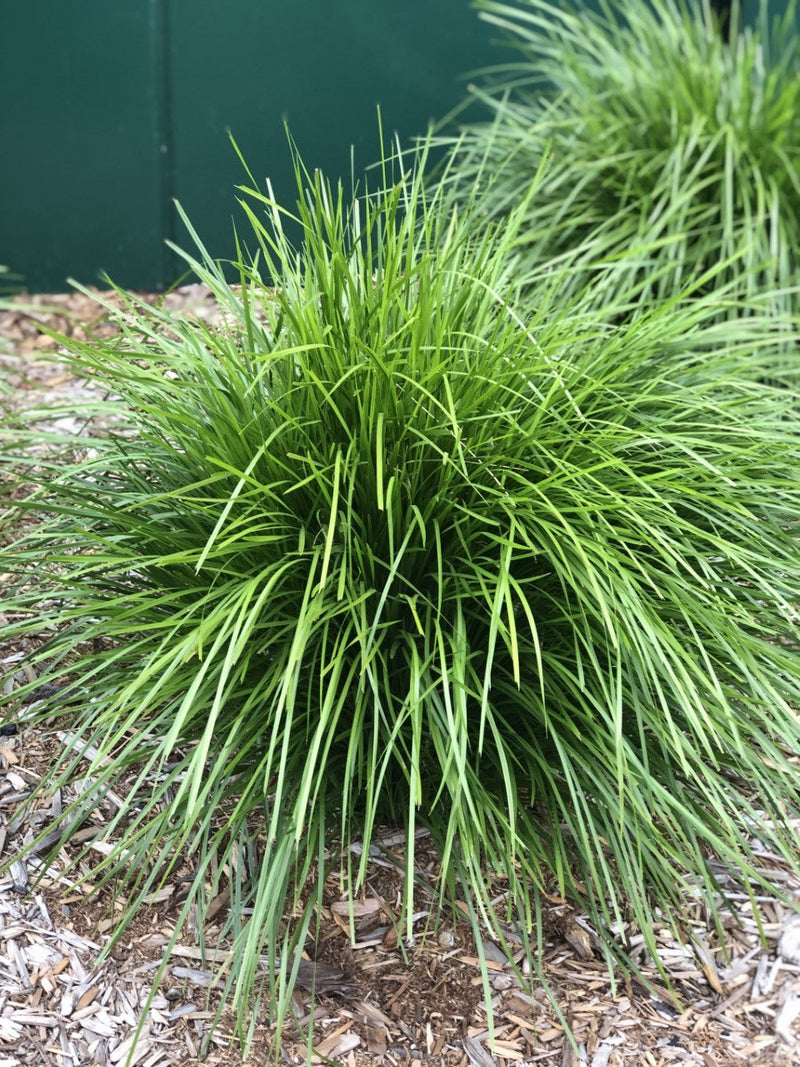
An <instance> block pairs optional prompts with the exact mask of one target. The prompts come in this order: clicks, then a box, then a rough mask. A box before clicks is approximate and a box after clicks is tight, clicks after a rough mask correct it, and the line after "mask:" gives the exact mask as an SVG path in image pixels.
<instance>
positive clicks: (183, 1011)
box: [0, 286, 800, 1067]
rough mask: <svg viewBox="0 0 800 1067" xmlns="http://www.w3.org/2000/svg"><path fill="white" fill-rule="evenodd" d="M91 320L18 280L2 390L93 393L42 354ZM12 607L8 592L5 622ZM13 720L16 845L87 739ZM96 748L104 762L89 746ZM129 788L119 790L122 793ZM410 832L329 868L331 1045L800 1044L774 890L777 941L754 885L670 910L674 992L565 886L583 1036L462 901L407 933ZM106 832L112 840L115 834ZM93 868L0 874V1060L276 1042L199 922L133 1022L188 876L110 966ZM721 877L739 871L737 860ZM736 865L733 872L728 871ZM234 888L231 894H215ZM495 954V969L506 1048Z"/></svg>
mask: <svg viewBox="0 0 800 1067" xmlns="http://www.w3.org/2000/svg"><path fill="white" fill-rule="evenodd" d="M166 301H167V304H168V305H169V306H170V307H172V308H175V309H180V310H181V311H184V312H185V313H186V314H193V315H196V316H198V317H200V318H203V319H205V320H207V321H208V320H209V319H211V318H212V317H213V314H214V310H215V306H216V305H215V303H214V301H213V300H212V299H211V298H210V296H209V294H208V293H207V292H206V291H205V290H204V289H203V288H202V287H201V286H188V287H185V288H183V289H181V290H178V291H176V292H175V293H173V294H170V295H169V296H168V297H167V298H166ZM87 324H91V328H92V329H93V330H96V331H98V332H103V331H104V330H110V329H111V326H110V325H109V324H107V323H105V322H103V321H102V319H101V317H99V316H98V306H97V305H96V304H95V303H93V302H92V301H91V300H90V299H89V298H87V297H85V296H83V295H82V294H75V295H70V296H55V297H33V298H20V300H19V302H18V307H17V308H16V309H14V310H11V311H0V374H1V375H2V376H3V379H4V381H5V382H6V383H8V384H10V385H11V386H12V393H11V395H10V398H8V399H6V398H4V397H3V398H2V400H0V402H3V403H10V404H11V405H13V406H19V407H27V406H33V405H41V404H47V405H51V404H52V405H58V404H60V403H62V402H66V403H70V404H73V403H74V402H75V401H76V399H77V400H80V398H81V397H83V396H86V398H87V401H88V400H89V399H90V398H91V396H92V394H93V384H92V383H91V382H84V381H79V380H77V379H76V378H75V377H74V376H72V375H71V374H70V373H68V372H67V371H66V370H65V369H64V367H63V366H61V365H59V364H58V362H56V361H55V360H54V359H51V358H48V353H49V352H50V351H52V350H53V349H55V347H56V344H55V342H53V341H52V340H51V339H50V338H49V337H47V336H46V335H44V334H42V333H41V331H40V327H41V326H47V327H50V328H52V329H55V330H57V331H59V332H62V333H66V334H74V335H75V336H77V337H79V338H81V337H82V336H83V330H84V327H85V326H86V325H87ZM0 397H2V394H1V393H0ZM59 426H60V428H61V429H62V430H64V431H66V432H70V433H75V434H76V435H79V434H80V432H81V429H82V426H81V424H80V421H79V420H77V419H73V420H72V421H71V422H70V423H69V424H67V423H66V422H65V421H64V420H63V419H62V420H61V421H60V422H59ZM0 588H2V576H0ZM3 621H4V620H3V617H2V600H1V599H0V626H2V624H3ZM25 651H26V649H25V647H23V646H22V645H21V644H20V643H19V642H16V643H2V644H0V671H1V672H2V677H3V678H4V679H5V684H6V687H7V689H10V688H11V687H13V686H14V685H15V684H17V681H31V680H32V679H31V678H30V677H29V676H27V675H26V674H25V670H26V668H25V666H24V654H25ZM28 670H30V668H28ZM17 672H20V673H19V675H18V674H17ZM11 725H17V726H18V727H19V732H18V733H17V734H15V735H11V736H7V737H4V738H3V739H2V745H0V817H1V818H2V825H3V830H2V834H3V859H4V862H8V861H9V860H11V859H13V858H14V856H15V855H16V853H17V852H18V851H19V849H20V848H21V846H22V845H23V844H24V843H25V841H26V840H29V839H30V837H31V836H32V834H34V833H38V832H40V831H41V829H42V828H43V827H44V826H46V825H47V821H48V819H49V818H51V817H52V816H54V815H55V814H56V808H57V806H58V805H59V804H62V803H64V802H65V800H66V799H67V798H63V797H61V796H58V795H55V796H54V795H52V793H51V792H50V791H49V790H48V786H47V767H48V763H49V759H50V755H51V753H52V749H53V746H55V745H63V744H65V743H66V744H73V745H74V744H79V743H80V739H76V738H74V737H72V736H71V735H70V733H69V720H68V718H66V717H65V721H64V723H63V724H62V729H61V730H59V731H54V732H53V733H51V734H43V733H41V732H40V731H37V730H35V729H32V728H26V727H25V725H24V722H21V723H18V724H11ZM87 757H89V763H90V762H91V753H87ZM31 791H33V792H34V793H35V794H36V796H37V798H41V799H40V800H39V799H37V801H36V806H35V807H34V809H33V810H32V813H31V814H30V815H29V816H28V817H27V819H26V820H19V819H15V809H16V806H17V804H18V803H19V802H20V801H21V799H22V798H23V797H24V796H25V795H27V794H28V793H29V792H31ZM118 799H119V802H120V803H122V804H124V803H125V802H126V799H127V798H126V797H119V798H118ZM109 803H110V800H109V801H106V802H105V803H104V804H103V805H101V806H100V807H98V809H97V810H96V811H95V812H93V815H92V820H91V823H90V826H89V827H84V829H83V830H82V831H80V832H94V833H98V832H101V831H102V826H103V822H104V821H105V820H107V819H108V818H110V816H111V814H112V812H111V811H110V810H109V806H108V805H109ZM402 844H403V842H402V839H398V838H397V837H396V836H393V835H392V834H391V832H390V831H388V830H387V831H386V833H385V835H384V837H383V845H384V850H383V851H382V852H379V853H377V854H376V855H375V856H374V857H373V860H372V862H371V866H370V873H369V878H368V880H367V885H366V888H365V890H364V892H363V894H362V895H361V897H360V898H359V899H358V900H357V901H352V902H351V901H347V900H342V899H339V895H338V892H337V886H336V885H335V883H334V882H333V881H331V882H329V885H328V886H327V887H326V895H325V907H324V909H323V913H322V915H321V917H320V928H319V938H318V941H317V944H316V947H315V948H311V949H310V952H312V951H313V953H314V956H315V959H314V960H313V961H312V960H311V959H309V961H307V963H306V964H304V967H305V968H306V970H305V972H304V973H305V978H306V982H305V984H306V985H309V984H311V983H310V981H309V979H310V975H311V974H312V969H313V968H314V967H316V968H317V972H316V976H317V986H318V995H317V999H316V1005H315V1006H314V1005H312V1003H311V998H310V996H309V994H308V992H307V991H305V990H303V989H300V990H299V991H298V992H297V993H296V994H295V1007H296V1009H297V1012H298V1015H299V1017H300V1019H301V1021H302V1020H303V1019H304V1018H307V1017H308V1013H309V1012H310V1011H311V1010H314V1012H315V1014H316V1017H317V1027H316V1035H317V1036H316V1051H317V1053H318V1062H320V1063H322V1062H327V1061H329V1060H334V1061H336V1062H341V1063H343V1064H352V1065H353V1067H358V1065H362V1064H363V1065H367V1064H374V1065H378V1064H400V1063H419V1064H422V1063H438V1064H443V1065H450V1064H453V1065H455V1064H459V1065H472V1067H489V1065H490V1064H494V1063H517V1064H533V1063H543V1064H555V1065H557V1067H569V1065H586V1067H589V1065H591V1067H622V1065H628V1064H630V1065H633V1064H636V1065H639V1064H646V1065H648V1067H660V1065H666V1064H672V1063H687V1064H698V1065H702V1067H727V1065H730V1064H737V1063H745V1064H764V1065H766V1064H770V1065H772V1064H775V1065H779V1064H786V1065H789V1064H800V1048H798V1044H799V1043H800V1036H798V1035H799V1033H800V1031H799V1030H798V1026H800V1024H799V1023H798V1021H797V1019H798V1016H799V1015H800V928H799V927H798V921H797V920H796V919H794V918H793V916H792V912H791V911H790V909H788V908H787V907H785V906H783V905H782V904H780V903H778V902H777V901H773V900H762V901H760V907H761V919H762V923H763V925H762V931H763V935H764V938H765V943H763V944H762V942H761V941H760V939H759V934H758V928H757V924H756V921H755V919H754V916H753V913H752V909H751V904H750V902H749V900H747V899H746V898H741V897H738V896H737V894H736V893H735V892H733V893H732V895H731V899H730V902H729V909H728V910H727V911H726V912H725V913H724V914H725V918H726V922H725V938H724V943H722V942H721V941H720V938H719V937H718V935H717V932H716V930H715V929H714V928H713V926H712V925H711V924H710V923H709V922H707V920H706V917H705V916H704V915H703V913H702V912H701V909H700V908H699V907H698V908H697V909H695V911H694V913H692V921H691V937H692V942H693V945H692V947H689V948H687V947H685V946H682V945H680V944H678V943H677V942H676V941H675V939H674V938H673V936H672V935H671V933H670V932H669V930H668V929H667V927H666V926H665V927H664V929H663V930H660V931H657V940H658V942H659V944H660V946H661V949H662V963H663V966H664V968H665V970H666V972H667V973H668V974H669V976H670V978H671V980H672V982H673V986H674V993H670V991H669V990H667V989H666V988H665V986H664V983H663V980H662V979H661V978H660V977H659V975H658V973H657V971H656V970H655V968H653V967H652V966H651V965H648V963H647V961H646V960H645V959H644V958H643V954H642V952H643V950H641V949H640V939H637V936H636V932H635V931H633V930H625V931H620V938H621V940H622V942H623V943H625V944H626V947H627V949H628V950H629V951H630V952H632V953H634V954H636V953H639V955H638V956H637V963H638V964H639V965H641V966H642V970H643V973H644V974H645V975H646V976H647V977H648V978H649V979H650V981H651V983H652V990H651V991H648V990H647V989H645V988H644V987H643V986H640V985H639V984H638V983H636V982H635V981H633V980H631V979H628V978H622V979H620V981H619V983H618V985H617V986H616V988H614V987H613V986H612V983H611V981H610V979H609V976H608V972H607V970H606V966H605V963H604V962H603V960H602V959H601V958H599V957H598V956H596V954H595V951H594V943H593V938H592V931H591V930H590V928H589V927H588V924H587V923H586V921H585V919H584V917H583V916H581V915H580V914H576V913H574V912H573V911H572V909H571V908H570V907H569V906H568V905H567V904H566V903H565V902H564V901H562V900H560V899H558V898H557V897H556V896H555V895H554V896H553V897H552V899H550V901H549V905H548V908H547V912H546V923H547V941H546V956H545V958H544V960H543V961H542V963H543V969H544V974H545V977H546V979H547V981H548V982H549V984H550V987H551V990H552V991H553V993H554V996H555V1000H556V1002H557V1004H558V1006H559V1009H560V1011H561V1012H562V1013H563V1016H564V1018H565V1019H566V1020H567V1022H568V1023H569V1025H570V1027H571V1028H572V1031H573V1033H574V1036H575V1044H574V1045H573V1044H570V1042H569V1041H567V1040H566V1039H565V1037H564V1030H563V1027H562V1025H561V1024H560V1022H559V1020H558V1016H557V1013H556V1011H555V1010H554V1008H553V1006H552V1004H551V1003H550V1002H549V1000H548V997H547V995H546V993H545V992H544V991H543V990H538V991H536V992H535V993H534V995H530V990H528V991H526V990H525V989H523V988H522V987H521V985H520V983H519V981H518V979H517V977H516V976H515V974H514V970H513V967H512V966H511V964H510V962H509V961H507V960H506V959H505V958H504V957H503V954H502V953H501V952H500V950H499V948H498V946H497V945H495V944H494V943H493V942H491V941H489V940H487V941H485V942H484V944H483V945H482V946H480V947H478V946H476V945H475V943H474V940H473V935H472V933H471V930H470V927H469V924H468V922H467V921H466V920H464V921H463V922H462V921H461V920H460V918H459V917H458V916H456V917H455V920H454V921H445V922H444V923H443V925H439V926H437V927H436V931H435V933H432V934H430V936H429V937H427V938H426V937H425V932H426V928H427V926H428V925H429V920H430V919H431V918H432V916H431V914H430V907H429V905H430V904H431V899H429V898H427V897H426V894H425V891H424V889H422V888H421V889H420V890H419V895H418V900H417V901H415V904H416V905H417V912H416V915H417V920H416V922H415V925H414V930H415V939H414V943H413V944H410V945H398V942H397V937H396V926H395V925H394V919H395V917H396V901H397V900H398V899H399V897H400V895H401V894H402V873H401V870H402ZM97 847H98V850H100V849H101V848H102V841H100V840H98V844H97ZM759 858H760V861H761V862H762V863H763V866H764V867H765V868H768V869H769V870H770V877H771V879H772V880H773V881H774V882H775V883H778V884H782V885H784V886H785V890H786V892H787V894H788V895H790V896H792V897H795V898H797V899H800V884H797V883H795V882H793V881H792V880H791V879H790V878H789V876H788V875H785V874H784V872H783V870H782V869H781V867H780V864H779V863H778V862H777V861H776V859H775V857H772V856H771V855H769V854H768V853H766V852H764V851H763V850H762V855H761V856H760V857H759ZM416 862H417V870H418V874H419V877H420V882H421V884H422V885H424V883H425V882H426V881H428V882H430V881H433V880H434V879H435V877H436V873H437V857H436V855H435V853H434V852H433V850H432V849H428V848H426V839H425V838H422V839H421V840H420V842H419V843H418V846H417V851H416ZM85 873H86V874H87V875H88V877H87V882H86V885H84V886H78V885H76V884H75V874H74V873H72V874H71V875H70V878H69V880H66V879H63V878H61V877H60V876H59V866H58V864H56V865H55V866H54V867H52V868H50V869H49V870H48V871H47V873H46V874H45V875H44V877H43V878H42V880H41V881H40V882H38V883H35V882H34V881H33V879H34V878H35V875H36V870H35V864H34V863H32V861H31V859H30V858H29V859H28V860H26V861H24V862H21V863H18V864H16V865H15V866H12V867H11V868H10V869H9V870H8V871H7V872H6V874H5V875H4V876H3V878H2V881H0V1067H22V1065H24V1064H29V1063H34V1062H36V1063H41V1064H43V1065H45V1067H50V1065H52V1067H78V1065H79V1064H89V1063H92V1064H95V1063H97V1064H103V1065H105V1064H114V1065H116V1064H124V1063H125V1062H126V1054H127V1052H129V1051H130V1050H131V1047H132V1044H133V1042H134V1041H135V1040H137V1041H138V1044H137V1046H136V1051H135V1052H134V1054H133V1060H132V1062H135V1063H139V1064H147V1065H148V1067H161V1065H166V1064H173V1063H196V1062H197V1063H199V1062H201V1060H202V1062H205V1063H207V1064H210V1065H216V1067H234V1065H236V1067H239V1065H241V1064H243V1063H248V1064H252V1065H256V1064H258V1065H261V1064H266V1063H268V1062H270V1060H269V1056H268V1053H267V1051H266V1050H267V1047H268V1040H269V1036H270V1031H269V1027H268V1025H267V1022H266V1020H257V1021H256V1023H255V1041H254V1044H253V1048H252V1051H251V1053H250V1056H249V1059H248V1060H246V1061H243V1060H242V1057H241V1055H240V1054H239V1053H238V1052H237V1046H236V1042H235V1040H234V1039H233V1038H232V1037H231V1024H230V1019H229V1017H228V1016H227V1015H223V1021H222V1024H221V1025H220V1027H219V1028H218V1029H217V1030H216V1031H215V1032H214V1033H213V1034H209V1023H210V1020H211V1018H212V1016H213V1010H214V1006H215V1005H214V994H213V991H212V992H211V995H210V1001H209V984H210V983H211V982H212V974H211V970H210V969H209V967H208V966H207V965H206V964H205V963H204V961H203V960H202V959H201V958H200V953H199V949H198V947H197V944H195V943H191V942H190V941H189V940H188V939H187V931H186V930H184V931H183V932H182V934H181V940H180V942H179V944H178V945H176V946H175V947H174V948H173V950H172V954H171V956H170V959H169V961H168V963H167V966H166V970H165V973H164V977H163V980H162V981H161V983H160V988H159V991H158V993H157V995H156V997H155V999H154V1000H153V1001H152V1002H150V1004H149V1014H148V1015H147V1018H146V1020H145V1022H144V1024H143V1026H142V1029H141V1034H140V1035H139V1037H138V1039H137V1037H136V1035H137V1027H138V1026H139V1024H140V1020H141V1018H142V1013H143V1011H144V1010H145V1008H146V1006H147V1003H148V995H149V992H150V986H151V982H152V977H153V975H154V974H155V973H156V972H157V970H158V968H159V965H160V963H161V961H162V957H163V952H164V949H165V946H167V945H168V943H169V941H170V936H171V932H172V928H173V927H172V923H173V919H174V916H175V913H176V910H177V909H178V907H179V905H180V901H181V884H180V877H176V878H175V879H174V881H173V883H171V884H168V885H166V886H165V887H164V889H163V891H162V892H161V893H160V894H159V895H158V898H157V899H154V900H153V901H152V902H151V905H150V906H149V908H148V909H145V910H143V911H142V913H141V914H140V915H139V916H137V918H136V920H135V922H134V925H133V926H132V927H131V928H130V929H129V930H127V931H126V933H125V936H124V938H123V939H122V940H121V941H120V942H119V943H118V944H117V945H116V947H115V948H114V949H113V951H112V953H111V955H110V956H109V957H108V958H106V959H104V960H103V961H102V962H101V963H100V965H99V967H98V966H96V959H97V954H98V952H99V951H100V949H101V948H102V946H103V944H104V943H105V942H106V941H107V940H108V939H109V937H110V936H111V935H112V934H113V930H114V925H115V923H114V905H113V902H112V901H110V900H109V899H108V897H107V896H104V895H103V894H100V895H99V896H98V897H96V898H95V897H91V896H89V895H88V894H87V890H88V888H89V887H90V885H91V872H89V871H86V872H85ZM719 877H720V882H721V884H722V885H723V886H725V885H726V882H727V881H728V880H727V878H726V875H725V872H724V871H720V873H719ZM728 884H729V885H730V886H731V887H732V886H733V883H732V881H731V882H730V883H728ZM498 892H502V885H501V884H498ZM224 907H225V901H224V900H221V901H220V902H219V908H220V909H222V908H224ZM687 907H688V905H687ZM351 915H352V919H353V926H352V928H351V927H350V918H351ZM211 922H212V926H211V927H208V926H207V928H206V943H207V944H211V945H213V944H214V941H213V937H214V928H213V918H212V919H211ZM219 949H220V950H221V951H224V949H225V946H224V945H220V946H219ZM481 954H484V955H485V957H486V959H487V961H488V962H487V966H488V971H489V974H490V980H491V1003H492V1008H493V1012H494V1039H495V1041H494V1052H493V1053H492V1052H491V1051H490V1050H491V1047H492V1042H491V1035H490V1022H489V1020H488V1018H487V1012H486V1005H485V998H484V990H483V986H482V980H481V976H480V967H479V957H480V955H481ZM304 1056H305V1053H304V1045H303V1042H302V1039H301V1038H300V1037H299V1036H297V1035H296V1034H295V1033H294V1031H293V1030H292V1029H291V1027H290V1029H289V1031H287V1033H286V1035H285V1038H284V1042H283V1060H284V1062H287V1063H292V1062H295V1063H300V1062H303V1060H304ZM203 1057H205V1058H204V1059H203ZM326 1057H327V1058H328V1059H327V1060H326V1059H325V1058H326Z"/></svg>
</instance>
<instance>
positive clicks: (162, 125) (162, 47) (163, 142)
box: [151, 0, 175, 285]
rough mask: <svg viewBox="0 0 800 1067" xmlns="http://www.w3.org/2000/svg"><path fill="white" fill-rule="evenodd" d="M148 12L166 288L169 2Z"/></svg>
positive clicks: (159, 1) (170, 203)
mask: <svg viewBox="0 0 800 1067" xmlns="http://www.w3.org/2000/svg"><path fill="white" fill-rule="evenodd" d="M151 12H152V32H153V40H154V44H155V56H154V58H155V64H154V65H155V77H156V131H155V137H156V149H157V152H158V160H159V178H160V189H159V199H160V205H159V208H160V210H159V216H160V228H161V280H162V284H165V285H168V284H171V283H172V282H173V281H174V275H175V269H174V267H175V254H174V252H172V251H171V250H170V249H169V248H168V247H167V245H166V244H165V243H164V242H166V241H172V242H174V240H175V206H174V200H175V131H174V127H173V84H172V40H171V38H172V34H171V26H170V0H152V7H151Z"/></svg>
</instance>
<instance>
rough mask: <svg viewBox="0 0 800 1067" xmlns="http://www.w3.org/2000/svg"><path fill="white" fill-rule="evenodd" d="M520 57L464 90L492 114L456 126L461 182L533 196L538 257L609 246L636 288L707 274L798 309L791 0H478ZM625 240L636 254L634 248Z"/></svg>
mask: <svg viewBox="0 0 800 1067" xmlns="http://www.w3.org/2000/svg"><path fill="white" fill-rule="evenodd" d="M477 7H478V8H479V10H480V11H481V13H482V16H483V17H484V18H485V19H486V21H487V22H488V23H490V24H491V25H492V26H495V27H498V28H499V29H500V30H501V32H502V35H503V36H502V40H503V43H505V44H506V45H509V46H511V48H512V49H513V51H514V53H515V57H514V58H513V59H512V60H510V61H509V62H508V63H507V64H506V65H504V66H503V67H501V68H498V69H497V71H496V72H495V75H494V76H493V77H492V78H491V79H488V80H485V81H484V82H483V83H482V85H481V86H479V87H476V88H474V90H473V94H474V96H475V97H476V98H477V99H478V100H479V101H481V103H482V104H483V105H485V106H486V107H488V109H489V111H490V114H491V118H490V120H489V121H487V122H483V123H473V124H472V125H470V126H469V127H467V129H466V136H465V137H464V139H462V141H461V147H460V149H459V151H460V159H459V168H458V171H457V172H451V176H453V174H455V177H456V179H457V181H458V182H459V183H460V184H461V186H462V188H463V189H464V190H465V191H466V195H467V196H471V195H472V189H473V186H474V183H475V182H476V181H482V180H483V176H484V175H485V174H487V173H489V174H491V175H492V178H493V180H492V183H491V186H490V188H488V189H487V190H486V194H485V196H484V210H485V213H486V215H487V216H488V217H489V218H502V217H503V216H505V215H506V214H507V213H509V212H511V211H513V210H514V208H515V206H516V205H517V204H518V203H519V201H520V200H521V199H522V198H523V197H524V196H525V194H526V193H527V191H528V190H529V189H530V188H531V186H532V184H533V183H534V182H535V181H537V180H538V179H537V175H538V172H539V170H540V168H541V167H542V165H543V163H546V165H547V180H546V181H545V182H543V183H541V184H540V185H539V188H538V193H537V195H536V196H535V197H532V198H530V200H529V207H528V213H527V220H526V225H525V229H524V231H523V232H522V234H521V237H520V243H521V247H522V249H523V251H524V258H523V262H524V264H526V265H527V267H528V269H529V270H532V271H533V272H536V270H537V269H538V268H539V266H540V265H541V264H542V262H546V261H548V260H550V259H551V258H553V257H554V256H558V255H564V256H571V255H573V254H574V252H575V250H576V249H577V248H580V249H581V252H582V255H584V256H585V257H588V259H589V261H590V262H592V263H594V264H595V266H597V265H598V264H608V263H609V262H615V261H618V260H619V259H620V257H622V260H623V264H624V266H625V268H626V271H627V274H628V284H630V283H631V282H633V281H636V282H638V297H637V303H638V302H646V301H647V300H650V299H653V298H666V299H669V298H671V297H672V296H673V295H674V294H675V293H676V292H679V291H681V290H682V289H684V288H685V287H687V286H690V285H691V284H692V283H693V282H694V281H697V280H698V279H702V278H705V277H706V274H707V272H708V271H713V272H714V273H713V281H712V282H711V283H709V284H713V285H718V286H725V285H728V284H735V286H736V288H737V290H738V293H739V297H740V301H742V302H744V303H748V302H750V301H751V300H753V299H755V298H757V297H758V295H759V294H764V293H769V299H770V302H771V304H772V306H773V307H774V308H777V309H781V310H787V309H788V310H795V311H796V310H797V298H796V287H797V284H798V278H799V277H800V252H799V251H798V250H800V178H798V174H800V36H798V32H797V26H796V23H795V18H796V5H795V4H794V2H793V0H790V2H789V3H788V4H787V5H785V10H784V11H783V14H782V15H781V17H780V18H778V19H775V20H774V24H773V25H772V26H770V21H769V18H768V11H767V5H766V3H764V4H762V5H761V13H760V17H759V18H758V19H757V25H756V26H743V25H742V21H741V8H740V4H739V2H738V0H734V2H733V4H732V5H731V10H730V15H729V20H728V22H727V23H726V24H724V25H720V22H719V21H718V17H717V15H716V14H715V13H714V12H713V10H712V9H711V7H710V6H709V4H708V3H707V0H633V2H631V0H598V3H597V4H592V5H591V6H583V5H579V4H576V5H563V4H559V5H556V4H550V3H547V2H546V0H511V2H500V0H478V3H477ZM631 252H635V253H636V254H635V255H633V256H632V255H631Z"/></svg>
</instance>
